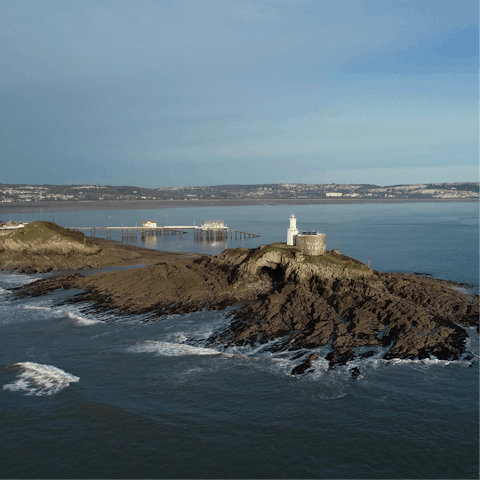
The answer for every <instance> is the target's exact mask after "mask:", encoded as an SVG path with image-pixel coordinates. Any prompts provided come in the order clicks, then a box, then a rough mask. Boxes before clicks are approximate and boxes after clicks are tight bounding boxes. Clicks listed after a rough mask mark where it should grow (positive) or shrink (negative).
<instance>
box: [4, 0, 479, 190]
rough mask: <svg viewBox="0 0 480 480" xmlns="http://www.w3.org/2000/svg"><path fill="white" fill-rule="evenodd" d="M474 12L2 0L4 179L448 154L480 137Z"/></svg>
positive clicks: (232, 174)
mask: <svg viewBox="0 0 480 480" xmlns="http://www.w3.org/2000/svg"><path fill="white" fill-rule="evenodd" d="M477 19H478V5H477V3H476V2H470V1H464V2H462V3H461V4H459V5H454V4H452V2H448V1H446V2H441V1H438V0H436V1H423V2H422V1H418V0H416V1H415V2H408V1H398V2H397V1H393V2H385V1H378V2H377V1H372V0H368V1H363V2H362V1H343V2H310V1H267V0H266V1H264V2H253V1H232V2H223V1H203V0H202V1H200V0H197V1H192V2H173V1H172V2H168V1H164V2H153V1H136V2H132V1H115V2H113V1H103V2H102V1H95V2H80V3H71V2H63V1H44V2H34V1H32V2H30V1H19V2H3V3H0V42H1V44H2V45H4V48H3V49H2V50H1V51H0V62H1V64H2V65H3V66H4V68H2V73H1V74H0V90H1V93H0V95H1V97H2V98H1V100H2V105H3V110H4V115H3V120H1V122H2V124H1V125H0V127H1V129H0V131H1V132H3V133H1V134H0V135H1V138H0V140H1V145H2V147H1V150H0V152H1V155H2V158H3V159H4V160H3V161H2V164H5V165H6V167H5V168H4V169H2V170H3V172H2V173H3V175H2V180H1V181H3V182H5V183H6V182H19V183H21V182H26V183H28V182H34V181H38V182H41V183H43V182H50V183H77V182H88V179H89V178H95V179H96V182H97V183H98V182H101V183H126V184H132V183H135V182H133V181H132V179H134V178H136V177H135V176H136V175H137V176H138V172H139V171H145V172H149V174H148V175H143V174H142V175H140V176H141V179H143V180H142V182H143V184H144V185H146V186H168V185H175V184H192V183H193V184H195V183H199V184H208V183H212V182H211V181H210V180H211V179H212V178H215V179H216V180H215V183H231V182H235V183H242V182H246V181H247V178H252V175H250V174H249V173H248V172H246V171H245V169H244V168H243V167H242V165H243V166H244V165H246V163H245V162H247V163H248V162H253V163H254V164H255V172H256V175H255V176H253V178H254V180H248V181H258V182H269V181H282V180H284V181H288V180H291V181H299V182H301V181H319V182H321V181H322V179H321V178H318V179H315V178H313V179H312V178H311V175H310V174H309V173H308V171H307V169H305V171H302V170H301V169H295V172H294V173H292V171H291V169H289V168H288V165H289V162H291V161H292V160H294V161H295V162H300V164H301V163H302V162H304V163H305V162H306V164H308V165H310V164H311V163H312V162H313V163H315V164H317V165H318V168H317V169H318V170H319V171H323V172H325V171H327V172H328V171H330V172H334V171H335V169H337V170H342V171H344V170H345V169H354V168H357V166H358V165H359V162H360V164H361V168H372V167H375V168H379V164H382V163H383V164H384V167H385V168H386V169H388V168H391V167H392V166H393V165H396V166H402V162H405V163H404V164H405V166H409V165H415V163H416V164H417V166H422V165H425V166H426V165H430V166H432V156H435V155H437V158H438V159H439V160H438V162H439V163H438V164H439V165H444V164H445V162H446V163H447V164H448V162H449V161H451V164H452V165H455V164H456V162H458V159H457V158H456V154H455V149H453V150H452V145H458V149H459V151H462V152H463V155H465V148H463V147H462V145H465V144H468V145H470V144H472V143H473V144H476V142H477V140H476V139H477V132H478V119H477V118H478V117H477V104H478V103H477V98H478V21H477ZM475 36H477V42H475V45H472V39H474V38H475ZM447 147H448V148H447ZM467 151H468V152H469V153H468V154H466V156H463V157H462V158H463V160H462V162H463V163H462V164H463V165H468V164H470V165H473V164H477V163H478V159H477V158H476V157H477V156H476V153H474V149H469V148H467ZM392 152H396V154H393V153H392ZM426 152H427V153H426ZM432 152H436V153H435V154H433V153H432ZM399 157H400V158H399ZM332 158H334V159H335V161H332ZM401 158H404V160H402V159H401ZM369 159H370V160H369ZM375 159H377V160H375ZM380 159H381V160H380ZM410 159H416V160H415V161H413V160H410ZM274 162H277V164H278V168H276V172H275V176H276V178H275V179H273V178H271V176H272V164H273V163H274ZM40 164H41V165H43V166H46V168H43V167H42V168H41V167H39V165H40ZM398 164H400V165H398ZM59 165H75V167H74V168H67V169H59V168H58V166H59ZM82 165H83V166H84V167H83V170H82V167H81V166H82ZM100 165H101V166H100ZM337 165H340V167H338V166H337ZM20 166H21V167H22V168H20ZM220 166H221V168H220ZM19 170H20V171H22V170H23V171H24V173H23V174H22V175H19ZM192 171H195V172H196V175H195V176H194V177H193V178H192V175H191V172H192ZM310 171H311V170H310ZM292 175H294V176H295V178H292ZM332 175H334V173H332ZM341 175H342V173H341V172H340V173H339V178H338V179H337V180H336V181H339V182H340V181H342V180H341V178H340V177H341ZM47 176H48V178H46V177H47ZM80 176H81V177H82V178H79V177H80ZM414 177H415V174H414V170H412V182H413V181H415V178H414ZM113 178H114V179H115V182H114V181H112V179H113ZM183 179H185V180H183ZM255 179H256V180H255ZM446 180H447V179H446ZM465 180H472V179H469V178H465ZM385 181H386V182H387V183H389V182H390V180H389V179H387V178H385ZM392 183H394V182H392Z"/></svg>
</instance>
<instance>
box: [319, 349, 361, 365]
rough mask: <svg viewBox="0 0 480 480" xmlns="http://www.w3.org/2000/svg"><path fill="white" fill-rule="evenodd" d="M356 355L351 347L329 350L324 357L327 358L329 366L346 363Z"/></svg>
mask: <svg viewBox="0 0 480 480" xmlns="http://www.w3.org/2000/svg"><path fill="white" fill-rule="evenodd" d="M355 357H356V355H355V352H354V350H353V349H352V348H340V349H338V350H334V351H333V352H330V353H329V354H328V355H327V356H326V357H325V359H326V360H329V365H330V368H333V367H334V366H335V365H346V363H347V362H349V361H350V360H353V359H354V358H355Z"/></svg>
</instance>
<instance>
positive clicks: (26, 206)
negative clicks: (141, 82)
mask: <svg viewBox="0 0 480 480" xmlns="http://www.w3.org/2000/svg"><path fill="white" fill-rule="evenodd" d="M432 202H435V203H445V202H478V199H476V198H328V199H326V198H321V199H286V198H279V199H272V198H270V199H251V200H250V199H249V200H246V199H245V200H237V199H208V200H127V201H118V200H117V201H110V200H107V201H99V200H95V201H91V200H90V201H88V200H87V201H61V200H60V201H58V200H57V201H51V202H32V203H26V202H9V203H4V204H0V215H6V214H11V213H38V212H43V211H53V212H55V211H57V212H65V211H89V210H91V211H94V210H161V209H165V208H202V207H242V206H250V205H352V204H365V203H378V204H389V203H432Z"/></svg>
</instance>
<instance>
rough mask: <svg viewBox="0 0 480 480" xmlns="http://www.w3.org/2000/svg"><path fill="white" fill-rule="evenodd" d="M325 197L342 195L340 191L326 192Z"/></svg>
mask: <svg viewBox="0 0 480 480" xmlns="http://www.w3.org/2000/svg"><path fill="white" fill-rule="evenodd" d="M326 195H327V197H341V196H342V195H343V193H342V192H327V193H326Z"/></svg>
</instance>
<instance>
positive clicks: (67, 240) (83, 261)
mask: <svg viewBox="0 0 480 480" xmlns="http://www.w3.org/2000/svg"><path fill="white" fill-rule="evenodd" d="M165 255H171V256H173V257H175V256H176V255H177V254H165V253H161V252H157V251H154V250H146V249H144V248H138V247H134V246H131V245H123V244H121V243H118V242H112V241H109V240H103V239H101V238H87V237H86V236H85V235H84V234H83V233H81V232H75V231H71V230H68V229H66V228H63V227H60V226H59V225H56V224H55V223H52V222H46V221H37V222H33V223H30V224H27V225H26V226H25V227H24V228H20V229H18V230H13V231H11V232H9V233H7V234H6V235H2V236H0V268H1V269H2V270H7V271H18V272H21V273H44V272H50V271H58V270H82V269H92V268H102V267H109V266H122V265H133V264H149V263H154V262H156V261H159V258H164V257H165Z"/></svg>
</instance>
